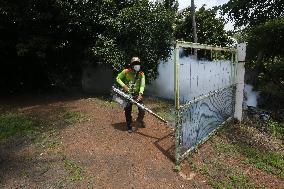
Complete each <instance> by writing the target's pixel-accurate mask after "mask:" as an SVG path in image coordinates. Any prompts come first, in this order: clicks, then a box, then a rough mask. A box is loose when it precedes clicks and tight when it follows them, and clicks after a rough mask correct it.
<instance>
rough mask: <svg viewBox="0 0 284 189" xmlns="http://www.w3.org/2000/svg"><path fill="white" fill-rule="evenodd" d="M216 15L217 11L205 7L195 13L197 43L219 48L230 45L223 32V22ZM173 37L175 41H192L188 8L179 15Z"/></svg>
mask: <svg viewBox="0 0 284 189" xmlns="http://www.w3.org/2000/svg"><path fill="white" fill-rule="evenodd" d="M216 15H217V9H205V6H203V7H201V8H200V9H199V10H198V11H196V25H197V36H198V43H203V44H210V45H221V46H227V45H228V44H230V42H231V41H230V38H229V37H228V35H227V33H226V31H225V30H224V26H225V20H224V19H223V18H218V17H216ZM175 36H176V38H177V39H182V40H185V41H193V36H192V19H191V13H190V8H187V9H185V10H184V11H183V12H182V13H181V14H180V15H179V20H178V23H177V26H176V32H175Z"/></svg>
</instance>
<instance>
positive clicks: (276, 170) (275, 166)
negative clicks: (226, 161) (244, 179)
mask: <svg viewBox="0 0 284 189" xmlns="http://www.w3.org/2000/svg"><path fill="white" fill-rule="evenodd" d="M238 150H239V151H240V152H241V153H242V154H243V155H245V157H246V160H245V163H248V164H250V165H253V166H254V167H256V168H258V169H260V170H263V171H265V172H268V173H271V174H274V175H276V176H278V177H280V178H281V179H282V180H284V157H283V156H282V155H281V154H279V153H276V152H270V151H262V150H259V149H256V148H252V147H249V146H239V148H238Z"/></svg>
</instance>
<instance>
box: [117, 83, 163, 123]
mask: <svg viewBox="0 0 284 189" xmlns="http://www.w3.org/2000/svg"><path fill="white" fill-rule="evenodd" d="M112 91H113V92H114V96H113V98H114V100H115V101H116V102H118V103H119V104H120V105H122V106H123V107H125V106H126V104H127V101H128V102H131V103H133V104H135V105H136V106H137V107H139V108H141V109H143V110H145V111H146V112H148V113H149V114H151V115H153V116H154V117H156V118H158V119H159V120H161V121H162V122H164V123H168V122H167V121H166V120H164V119H163V118H162V117H160V116H159V115H157V114H156V113H154V112H153V111H152V110H150V109H149V108H147V107H146V106H144V105H143V104H140V103H138V102H137V101H136V100H134V99H133V97H132V96H131V95H129V94H126V93H125V92H123V91H122V90H120V89H118V88H116V87H115V86H113V87H112Z"/></svg>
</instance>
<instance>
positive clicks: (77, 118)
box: [58, 108, 87, 125]
mask: <svg viewBox="0 0 284 189" xmlns="http://www.w3.org/2000/svg"><path fill="white" fill-rule="evenodd" d="M58 113H59V115H60V118H62V119H63V120H64V122H65V123H67V124H68V125H73V124H75V123H78V122H79V123H80V122H83V121H86V120H87V117H86V115H85V114H83V113H82V112H75V111H70V110H68V109H66V108H59V109H58Z"/></svg>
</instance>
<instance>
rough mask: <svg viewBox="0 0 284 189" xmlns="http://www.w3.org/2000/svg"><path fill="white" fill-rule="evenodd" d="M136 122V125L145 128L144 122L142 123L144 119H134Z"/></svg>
mask: <svg viewBox="0 0 284 189" xmlns="http://www.w3.org/2000/svg"><path fill="white" fill-rule="evenodd" d="M136 124H137V127H140V128H145V123H144V121H139V120H137V121H136Z"/></svg>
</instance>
